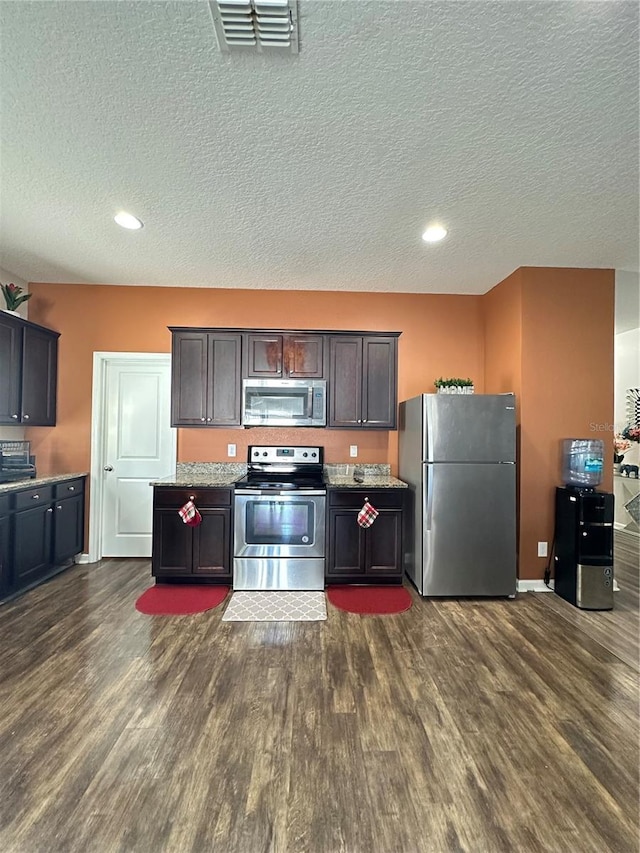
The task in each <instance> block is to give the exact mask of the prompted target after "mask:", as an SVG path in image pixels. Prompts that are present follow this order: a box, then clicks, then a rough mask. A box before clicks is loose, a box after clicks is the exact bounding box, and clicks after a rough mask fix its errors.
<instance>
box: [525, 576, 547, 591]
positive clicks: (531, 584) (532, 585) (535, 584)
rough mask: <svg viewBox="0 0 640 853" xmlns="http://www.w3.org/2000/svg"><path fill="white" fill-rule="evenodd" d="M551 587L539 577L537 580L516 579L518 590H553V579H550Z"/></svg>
mask: <svg viewBox="0 0 640 853" xmlns="http://www.w3.org/2000/svg"><path fill="white" fill-rule="evenodd" d="M549 583H550V584H551V588H549V587H548V586H547V585H546V583H545V582H544V581H543V580H542V578H540V579H539V580H518V592H553V580H550V581H549Z"/></svg>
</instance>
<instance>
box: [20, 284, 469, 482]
mask: <svg viewBox="0 0 640 853" xmlns="http://www.w3.org/2000/svg"><path fill="white" fill-rule="evenodd" d="M30 290H31V292H32V293H33V297H32V299H31V300H30V302H29V319H30V320H32V321H34V322H36V323H41V324H42V325H45V326H48V327H50V328H52V329H57V330H58V331H59V332H61V337H60V345H59V371H58V389H59V390H58V421H57V426H56V427H55V428H51V429H49V428H44V427H42V428H35V427H34V428H31V429H30V430H29V431H28V433H29V434H28V436H27V437H28V438H29V439H30V440H31V442H32V451H33V452H34V453H35V454H36V457H37V465H38V471H39V472H40V473H42V474H48V473H58V472H65V471H80V470H88V468H89V465H90V446H91V445H90V442H91V434H90V433H91V386H92V369H93V361H92V359H93V352H94V351H107V352H169V351H170V349H171V335H170V333H169V331H168V330H167V326H212V327H222V326H230V327H244V328H252V327H255V328H298V329H354V330H372V331H401V332H402V335H401V337H400V339H399V343H398V350H399V377H398V382H399V388H398V392H399V399H400V400H403V399H405V398H406V397H409V396H413V395H415V394H419V393H421V392H423V391H433V380H434V379H435V378H436V377H437V376H440V375H444V374H448V375H459V376H471V377H473V379H474V380H475V381H476V384H477V387H478V390H480V391H481V390H482V387H483V378H482V377H483V372H484V368H483V358H484V348H483V337H484V336H483V329H482V313H481V302H480V297H475V296H446V295H419V294H393V295H392V294H389V293H337V292H324V291H323V292H318V291H296V292H290V291H286V292H285V291H249V290H213V289H208V288H186V289H182V288H181V289H180V290H173V289H171V288H163V287H116V286H106V285H62V284H38V283H32V284H30ZM262 441H264V442H269V441H285V442H291V443H304V442H309V441H316V442H317V443H319V444H322V445H323V446H324V447H325V458H326V461H327V462H347V461H349V445H350V444H357V445H358V448H359V454H358V460H359V461H361V462H385V463H389V464H391V466H392V469H393V470H394V471H395V469H396V466H397V455H398V453H397V433H395V432H384V431H383V432H376V431H373V430H371V431H360V430H358V431H355V430H354V431H343V430H295V429H292V430H277V431H274V430H267V429H252V430H243V429H208V430H198V429H192V430H189V429H181V430H179V433H178V460H179V461H183V462H187V461H227V459H228V457H227V444H228V443H229V442H233V443H235V444H236V445H237V450H238V456H237V459H238V460H240V461H244V459H245V458H246V447H247V445H248V444H249V443H251V444H256V443H259V442H262ZM351 461H353V460H351Z"/></svg>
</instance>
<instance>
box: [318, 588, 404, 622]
mask: <svg viewBox="0 0 640 853" xmlns="http://www.w3.org/2000/svg"><path fill="white" fill-rule="evenodd" d="M327 598H328V599H329V601H330V602H331V604H333V606H334V607H337V608H338V610H346V611H347V613H363V614H367V613H369V614H379V615H385V614H390V613H402V611H403V610H408V609H409V608H410V607H411V596H410V595H409V593H408V592H407V590H406V589H405V588H404V587H403V586H330V587H327Z"/></svg>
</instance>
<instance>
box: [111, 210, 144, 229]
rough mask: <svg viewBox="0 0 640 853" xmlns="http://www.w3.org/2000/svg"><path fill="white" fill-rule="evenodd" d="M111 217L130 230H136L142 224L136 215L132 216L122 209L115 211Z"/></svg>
mask: <svg viewBox="0 0 640 853" xmlns="http://www.w3.org/2000/svg"><path fill="white" fill-rule="evenodd" d="M113 219H114V221H115V222H117V223H118V225H120V226H121V227H122V228H128V229H129V230H130V231H137V230H138V228H142V225H143V223H142V222H141V221H140V220H139V219H138V217H137V216H134V215H133V214H132V213H126V212H125V211H124V210H122V211H120V213H116V215H115V216H114V217H113Z"/></svg>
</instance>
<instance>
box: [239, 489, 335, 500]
mask: <svg viewBox="0 0 640 853" xmlns="http://www.w3.org/2000/svg"><path fill="white" fill-rule="evenodd" d="M234 493H235V494H236V495H253V496H254V497H257V496H258V495H271V496H272V497H274V498H285V497H286V498H298V497H300V498H302V497H307V496H308V495H321V496H324V495H326V494H327V490H326V489H282V490H279V489H234Z"/></svg>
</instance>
